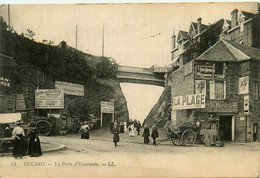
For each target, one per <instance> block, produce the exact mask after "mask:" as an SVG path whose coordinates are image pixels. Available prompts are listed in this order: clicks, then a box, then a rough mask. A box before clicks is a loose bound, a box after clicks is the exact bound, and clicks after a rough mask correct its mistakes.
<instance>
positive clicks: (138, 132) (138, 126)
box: [137, 121, 141, 135]
mask: <svg viewBox="0 0 260 178" xmlns="http://www.w3.org/2000/svg"><path fill="white" fill-rule="evenodd" d="M140 130H141V123H140V121H138V122H137V134H138V135H140Z"/></svg>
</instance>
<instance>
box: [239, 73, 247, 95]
mask: <svg viewBox="0 0 260 178" xmlns="http://www.w3.org/2000/svg"><path fill="white" fill-rule="evenodd" d="M238 84H239V86H238V87H239V94H247V93H248V92H249V77H248V76H247V77H242V78H239V80H238Z"/></svg>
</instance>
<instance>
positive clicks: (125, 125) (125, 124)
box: [124, 121, 127, 132]
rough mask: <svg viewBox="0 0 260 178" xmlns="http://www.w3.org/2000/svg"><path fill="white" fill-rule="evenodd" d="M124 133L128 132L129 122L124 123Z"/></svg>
mask: <svg viewBox="0 0 260 178" xmlns="http://www.w3.org/2000/svg"><path fill="white" fill-rule="evenodd" d="M124 131H125V132H126V131H127V122H126V121H124Z"/></svg>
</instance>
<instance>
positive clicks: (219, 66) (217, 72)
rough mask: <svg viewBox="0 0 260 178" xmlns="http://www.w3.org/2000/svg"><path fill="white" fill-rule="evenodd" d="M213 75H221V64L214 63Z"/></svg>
mask: <svg viewBox="0 0 260 178" xmlns="http://www.w3.org/2000/svg"><path fill="white" fill-rule="evenodd" d="M215 74H217V75H222V74H223V63H215Z"/></svg>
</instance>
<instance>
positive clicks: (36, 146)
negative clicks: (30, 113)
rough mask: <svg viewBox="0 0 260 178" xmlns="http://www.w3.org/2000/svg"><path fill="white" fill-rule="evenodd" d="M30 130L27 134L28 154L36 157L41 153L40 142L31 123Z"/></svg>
mask: <svg viewBox="0 0 260 178" xmlns="http://www.w3.org/2000/svg"><path fill="white" fill-rule="evenodd" d="M31 127H32V130H31V132H30V133H29V134H28V137H29V147H28V155H30V156H31V157H37V156H41V155H42V149H41V143H40V139H39V134H38V131H37V129H36V127H35V126H34V125H31Z"/></svg>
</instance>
